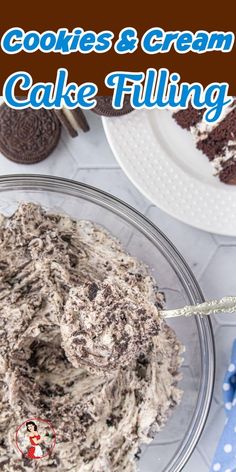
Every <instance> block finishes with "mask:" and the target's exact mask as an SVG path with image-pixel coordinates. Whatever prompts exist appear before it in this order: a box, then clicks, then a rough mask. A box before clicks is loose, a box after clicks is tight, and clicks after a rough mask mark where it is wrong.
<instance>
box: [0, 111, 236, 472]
mask: <svg viewBox="0 0 236 472" xmlns="http://www.w3.org/2000/svg"><path fill="white" fill-rule="evenodd" d="M87 118H88V121H89V123H90V127H91V130H92V131H91V132H89V133H86V134H84V133H83V134H80V136H79V137H78V138H74V139H71V138H70V137H69V136H68V135H67V133H66V132H64V131H63V132H62V139H61V140H60V142H59V145H58V147H57V149H56V150H55V151H54V152H53V154H52V155H51V156H50V157H49V158H48V159H46V160H45V161H43V162H41V163H39V164H35V165H33V166H25V165H18V164H15V163H13V162H10V161H8V160H7V159H5V158H4V157H3V156H2V155H1V154H0V173H1V174H2V175H3V174H17V173H38V174H50V175H55V176H62V177H68V178H72V179H75V180H79V181H81V182H85V183H87V184H91V185H94V186H96V187H98V188H101V189H103V190H105V191H107V192H109V193H111V194H113V195H115V196H117V197H119V198H121V199H122V200H124V201H125V202H127V203H129V204H130V205H132V206H133V207H135V208H137V209H138V210H140V211H141V212H142V213H144V214H145V215H146V216H147V217H148V218H149V219H150V220H152V221H153V222H154V223H156V224H157V226H158V227H159V228H160V229H161V230H162V231H163V232H164V233H165V234H166V235H167V236H168V237H169V238H170V240H171V241H172V242H173V243H174V244H175V246H176V247H177V249H178V250H179V251H180V252H181V254H182V255H183V256H184V258H185V259H186V261H187V262H188V264H189V266H190V267H191V269H192V271H193V272H194V274H195V276H196V278H197V280H198V282H199V283H200V285H201V288H202V291H203V293H204V295H205V297H206V298H216V297H221V296H223V295H225V294H230V293H232V294H233V293H235V273H234V271H235V266H236V238H228V237H224V236H217V235H214V234H210V233H205V232H203V231H200V230H198V229H195V228H192V227H190V226H187V225H185V224H184V223H181V222H179V221H177V220H175V219H174V218H172V217H170V216H168V215H167V214H165V213H164V212H162V211H161V210H159V209H158V208H156V207H155V206H154V205H152V204H151V203H150V202H149V201H148V200H146V199H145V197H143V196H142V195H141V193H140V192H139V191H138V190H137V189H136V188H135V187H134V186H133V185H132V183H131V182H130V181H129V180H128V178H127V177H126V176H125V174H124V173H123V171H122V170H121V169H120V168H119V165H118V164H117V162H116V160H115V158H114V157H113V155H112V152H111V150H110V148H109V145H108V143H107V141H106V137H105V134H104V131H103V127H102V123H101V119H100V118H99V117H98V116H96V115H95V114H94V113H92V112H89V113H88V114H87ZM213 329H214V335H215V342H216V382H215V390H214V397H213V401H212V406H211V411H210V414H209V418H208V421H207V425H206V427H205V430H204V432H203V434H202V437H201V439H200V441H199V443H198V446H197V447H196V449H195V452H194V453H193V455H192V457H191V459H190V461H189V463H188V464H187V465H186V466H185V468H184V472H199V471H201V472H208V470H209V466H210V462H211V459H212V456H213V454H214V450H215V448H216V445H217V441H218V438H219V435H220V434H221V432H222V430H223V425H224V422H225V414H224V410H223V406H222V399H221V386H222V379H223V377H224V372H225V370H226V367H227V365H228V361H229V356H230V350H231V346H232V343H233V340H234V338H235V337H236V316H233V315H225V316H224V317H223V318H222V317H221V318H220V317H215V318H214V319H213ZM147 470H148V465H147Z"/></svg>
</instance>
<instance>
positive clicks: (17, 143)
mask: <svg viewBox="0 0 236 472" xmlns="http://www.w3.org/2000/svg"><path fill="white" fill-rule="evenodd" d="M60 135H61V124H60V121H59V120H58V118H57V116H56V115H55V113H54V112H53V111H51V110H45V109H44V108H41V109H39V110H33V109H32V108H25V109H23V110H14V109H13V108H10V107H8V106H7V105H6V104H5V103H4V104H3V105H1V106H0V151H1V152H2V153H3V154H4V156H5V157H7V158H8V159H10V160H11V161H14V162H17V163H18V164H35V163H36V162H40V161H43V160H44V159H46V157H48V156H49V155H50V154H51V152H52V151H53V150H54V149H55V147H56V146H57V143H58V141H59V138H60Z"/></svg>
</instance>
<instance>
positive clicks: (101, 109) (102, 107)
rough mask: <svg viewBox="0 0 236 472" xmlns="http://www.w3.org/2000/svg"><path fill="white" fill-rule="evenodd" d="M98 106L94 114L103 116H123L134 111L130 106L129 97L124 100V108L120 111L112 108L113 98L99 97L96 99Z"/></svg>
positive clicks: (94, 109)
mask: <svg viewBox="0 0 236 472" xmlns="http://www.w3.org/2000/svg"><path fill="white" fill-rule="evenodd" d="M96 100H97V105H96V106H95V107H94V108H93V109H92V111H93V112H94V113H97V115H102V116H107V117H111V116H122V115H126V114H127V113H130V112H131V111H133V108H132V106H131V105H130V97H129V96H128V95H127V96H126V97H125V99H124V106H123V108H121V109H120V110H116V109H115V108H113V106H112V96H101V95H100V96H98V97H96Z"/></svg>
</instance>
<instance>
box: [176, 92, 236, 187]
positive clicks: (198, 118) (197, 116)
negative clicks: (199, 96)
mask: <svg viewBox="0 0 236 472" xmlns="http://www.w3.org/2000/svg"><path fill="white" fill-rule="evenodd" d="M203 113H204V110H195V109H194V108H193V107H192V106H191V105H190V106H189V107H188V109H186V110H180V111H178V112H176V113H174V114H173V117H174V119H175V120H176V122H177V123H178V125H180V126H181V127H182V128H184V129H187V130H189V131H190V132H191V133H192V135H193V138H194V141H195V144H196V147H197V149H199V150H200V151H202V152H203V153H204V154H205V155H206V156H207V157H208V159H209V161H211V162H212V164H213V167H214V170H215V173H216V175H218V176H219V179H220V180H221V181H222V182H223V183H225V184H231V185H235V182H236V101H234V102H233V103H232V104H231V105H230V106H228V107H227V108H226V110H225V112H224V113H223V115H222V117H221V119H220V120H219V121H218V122H217V123H212V124H209V123H206V122H205V121H204V120H203Z"/></svg>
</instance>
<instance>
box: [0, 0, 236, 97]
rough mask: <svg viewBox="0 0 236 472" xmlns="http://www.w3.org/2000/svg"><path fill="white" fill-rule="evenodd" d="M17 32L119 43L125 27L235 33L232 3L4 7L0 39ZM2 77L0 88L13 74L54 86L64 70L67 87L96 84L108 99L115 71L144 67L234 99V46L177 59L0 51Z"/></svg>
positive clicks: (27, 3) (142, 30)
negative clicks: (221, 87) (100, 37)
mask: <svg viewBox="0 0 236 472" xmlns="http://www.w3.org/2000/svg"><path fill="white" fill-rule="evenodd" d="M16 26H18V27H21V28H23V29H24V30H25V31H29V30H37V31H39V32H43V31H45V30H53V31H57V29H58V28H63V27H66V28H68V29H69V30H73V29H74V28H76V27H81V28H83V29H84V30H93V31H96V32H99V31H102V30H111V31H113V32H114V34H115V39H117V37H118V33H119V31H120V30H121V29H122V28H124V27H128V26H130V27H135V28H136V29H137V31H138V36H139V37H142V35H143V34H144V33H145V31H146V30H148V29H149V28H152V27H161V28H163V29H164V30H165V31H175V30H181V31H182V30H190V31H192V32H195V31H197V30H206V31H209V32H210V31H216V30H218V31H224V32H227V31H232V32H234V33H235V30H236V28H235V2H233V1H228V2H227V3H225V4H224V3H223V4H219V3H217V2H216V1H214V2H213V1H212V2H209V1H208V2H206V1H204V2H203V1H202V0H201V1H198V2H191V1H190V0H189V1H188V2H187V1H182V2H181V1H179V2H160V1H159V2H157V1H156V0H155V1H153V0H151V1H149V2H142V3H139V2H128V1H127V0H126V1H123V0H122V1H119V2H114V1H113V2H111V1H110V2H108V1H106V2H78V0H77V1H75V0H70V2H64V3H61V2H55V1H54V2H52V1H50V0H48V1H45V0H41V1H40V2H33V1H32V0H31V1H28V0H25V1H24V2H14V3H12V2H10V3H7V2H4V10H3V11H2V12H1V31H0V36H1V37H2V35H3V34H4V33H5V32H6V31H7V30H8V29H9V28H12V27H16ZM0 60H1V75H0V88H1V90H2V86H3V84H4V82H5V80H6V79H7V77H8V76H9V75H10V74H12V73H13V72H16V71H20V70H21V71H26V72H29V73H30V74H31V75H32V77H33V80H34V82H38V81H43V82H47V81H52V82H54V81H55V76H56V71H57V69H58V68H61V67H63V68H67V69H68V71H69V78H68V80H69V81H74V82H76V83H77V84H81V83H84V82H87V81H92V82H94V83H96V84H97V85H98V87H99V93H100V94H103V95H109V94H110V93H111V91H110V90H109V89H107V88H106V86H105V84H104V79H105V76H106V75H107V74H108V73H110V72H112V71H117V70H124V71H132V72H133V71H145V70H146V69H147V68H149V67H153V68H156V69H159V68H161V67H166V68H168V69H169V70H170V72H178V73H179V74H180V75H181V79H182V80H183V81H187V82H190V83H192V82H195V81H197V82H201V83H202V84H203V85H204V86H206V85H208V84H209V83H211V82H228V83H229V84H230V93H231V94H232V95H236V84H235V79H234V75H235V72H234V69H235V64H236V46H234V48H233V49H232V51H231V52H229V53H227V54H226V53H222V52H207V53H204V54H195V53H193V52H190V53H186V54H178V53H177V52H175V51H174V50H173V49H172V50H171V51H170V52H169V53H165V54H160V53H159V54H155V55H148V54H145V53H144V52H143V51H142V50H141V48H140V47H139V48H138V49H137V51H135V52H134V53H133V54H124V55H118V54H116V53H115V51H114V49H111V50H110V51H108V52H106V53H104V54H97V53H94V52H92V53H89V54H86V55H85V54H81V53H78V52H77V53H71V54H69V55H61V54H58V53H57V54H56V53H53V52H51V53H48V54H45V53H42V52H35V53H33V54H27V53H25V52H20V53H18V54H14V55H7V54H6V53H4V52H3V51H2V50H1V51H0Z"/></svg>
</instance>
